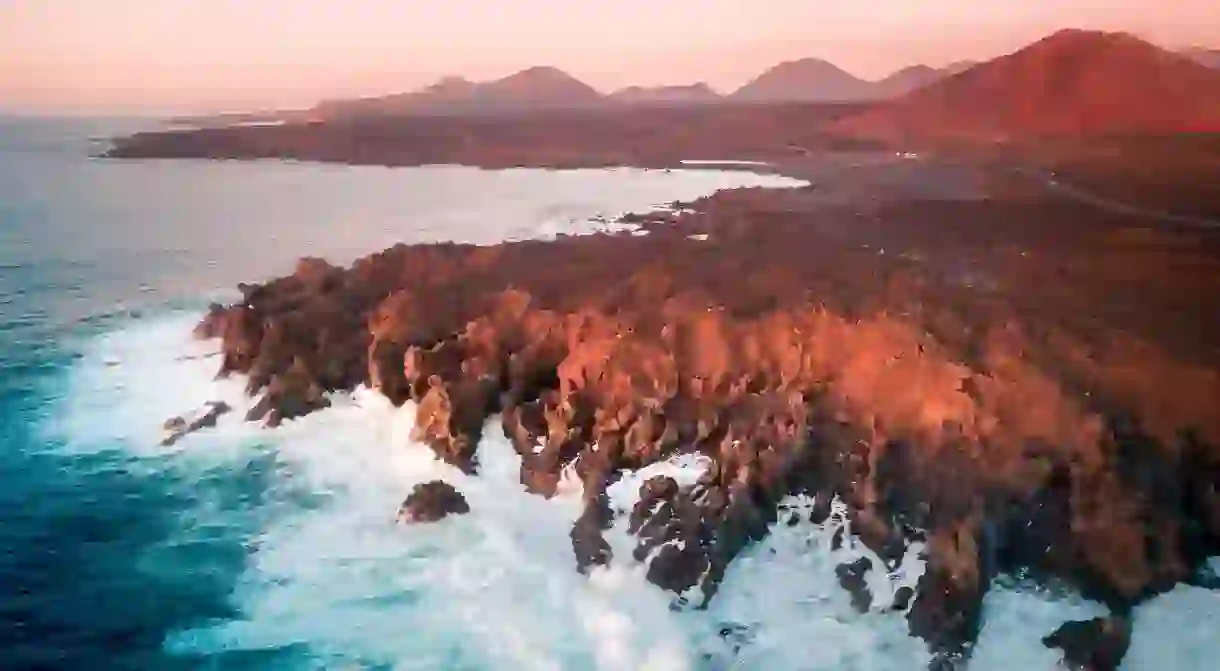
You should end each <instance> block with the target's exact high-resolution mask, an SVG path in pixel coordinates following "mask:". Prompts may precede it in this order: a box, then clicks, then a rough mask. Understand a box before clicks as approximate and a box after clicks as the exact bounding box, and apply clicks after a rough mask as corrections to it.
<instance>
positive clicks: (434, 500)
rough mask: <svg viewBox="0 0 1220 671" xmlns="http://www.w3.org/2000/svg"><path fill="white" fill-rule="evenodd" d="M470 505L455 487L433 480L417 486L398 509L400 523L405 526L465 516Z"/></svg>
mask: <svg viewBox="0 0 1220 671" xmlns="http://www.w3.org/2000/svg"><path fill="white" fill-rule="evenodd" d="M468 512H470V504H468V503H466V498H465V497H464V496H462V494H461V492H459V491H458V490H456V489H454V488H453V485H451V484H449V483H447V482H442V481H440V480H433V481H432V482H425V483H423V484H419V485H415V489H413V490H412V491H411V495H410V496H408V497H407V500H406V501H403V502H402V506H401V507H399V509H398V521H399V522H402V523H404V524H418V523H425V522H437V521H440V520H442V519H444V518H446V517H448V516H449V515H465V514H466V513H468Z"/></svg>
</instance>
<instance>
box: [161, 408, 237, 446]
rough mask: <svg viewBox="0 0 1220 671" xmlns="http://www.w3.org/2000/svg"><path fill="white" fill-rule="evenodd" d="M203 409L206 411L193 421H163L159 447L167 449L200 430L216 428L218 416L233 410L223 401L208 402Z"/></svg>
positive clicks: (177, 418)
mask: <svg viewBox="0 0 1220 671" xmlns="http://www.w3.org/2000/svg"><path fill="white" fill-rule="evenodd" d="M205 407H206V408H207V409H206V410H204V411H203V413H202V414H200V415H199V416H198V417H196V418H195V419H193V420H189V421H188V420H187V418H186V417H171V418H169V419H167V420H165V424H164V425H163V427H162V428H164V429H165V432H166V435H165V438H164V439H162V440H161V445H162V446H163V447H169V446H171V445H173V444H174V443H177V442H178V441H179V440H182V439H183V438H185V437H186V436H187V435H189V434H192V433H195V432H196V431H199V430H200V429H206V428H209V427H213V426H216V421H217V420H219V419H220V416H221V415H224V414H227V413H228V412H229V411H230V410H232V409H233V408H231V407H229V404H228V403H225V402H224V401H210V402H208V403H207V404H206V405H205Z"/></svg>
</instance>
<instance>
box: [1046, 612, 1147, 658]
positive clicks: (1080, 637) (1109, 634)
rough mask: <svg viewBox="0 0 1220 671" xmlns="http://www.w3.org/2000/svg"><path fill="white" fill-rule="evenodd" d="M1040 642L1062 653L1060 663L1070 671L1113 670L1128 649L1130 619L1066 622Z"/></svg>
mask: <svg viewBox="0 0 1220 671" xmlns="http://www.w3.org/2000/svg"><path fill="white" fill-rule="evenodd" d="M1042 643H1043V645H1045V646H1046V647H1048V648H1058V649H1060V650H1062V651H1063V663H1064V665H1066V666H1067V668H1069V669H1071V670H1072V671H1115V669H1117V668H1118V667H1119V664H1121V663H1122V661H1123V657H1124V656H1125V655H1126V654H1127V648H1129V647H1130V646H1131V620H1130V619H1129V618H1126V617H1117V616H1110V617H1097V618H1093V619H1092V620H1088V621H1086V622H1067V623H1064V625H1063V626H1061V627H1059V628H1058V629H1056V630H1055V631H1054V633H1052V634H1050V635H1048V636H1046V637H1044V638H1043V639H1042Z"/></svg>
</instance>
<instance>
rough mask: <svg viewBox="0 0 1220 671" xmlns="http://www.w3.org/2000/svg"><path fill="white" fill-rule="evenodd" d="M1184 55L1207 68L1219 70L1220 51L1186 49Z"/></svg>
mask: <svg viewBox="0 0 1220 671" xmlns="http://www.w3.org/2000/svg"><path fill="white" fill-rule="evenodd" d="M1182 53H1183V54H1184V55H1186V56H1187V57H1189V58H1190V59H1192V60H1194V61H1195V62H1196V63H1201V64H1203V65H1206V66H1207V67H1209V68H1220V49H1202V48H1198V49H1187V50H1186V51H1184V52H1182Z"/></svg>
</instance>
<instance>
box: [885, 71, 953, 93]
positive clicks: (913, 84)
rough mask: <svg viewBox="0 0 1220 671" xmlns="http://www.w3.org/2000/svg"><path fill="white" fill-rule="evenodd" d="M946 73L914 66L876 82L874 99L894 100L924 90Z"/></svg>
mask: <svg viewBox="0 0 1220 671" xmlns="http://www.w3.org/2000/svg"><path fill="white" fill-rule="evenodd" d="M945 74H946V73H945V72H944V71H941V70H937V69H936V68H932V67H928V66H926V65H912V66H910V67H905V68H903V69H901V70H899V71H898V72H895V73H894V74H892V75H890V76H888V77H886V78H885V79H882V80H880V81H877V82H874V83H873V86H872V91H873V97H876V98H894V97H897V96H900V95H903V94H905V93H910V92H911V91H914V90H915V89H918V88H923V87H925V86H927V85H928V84H931V83H932V82H935V81H937V80H939V79H941V78H942V77H944V76H945Z"/></svg>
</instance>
